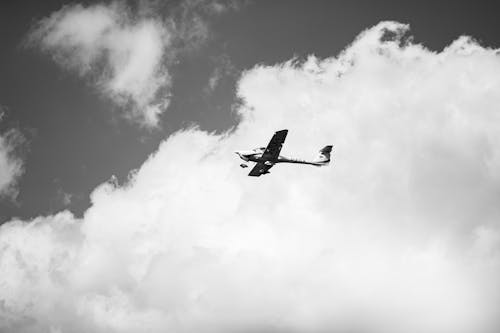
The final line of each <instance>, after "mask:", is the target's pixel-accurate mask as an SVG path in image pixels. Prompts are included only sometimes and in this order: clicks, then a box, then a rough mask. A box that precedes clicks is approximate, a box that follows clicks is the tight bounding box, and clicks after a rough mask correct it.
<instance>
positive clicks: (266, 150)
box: [236, 129, 332, 177]
mask: <svg viewBox="0 0 500 333" xmlns="http://www.w3.org/2000/svg"><path fill="white" fill-rule="evenodd" d="M287 134H288V130H286V129H284V130H281V131H277V132H276V133H274V135H273V137H272V138H271V141H269V144H268V145H267V147H261V148H255V149H253V150H247V151H245V150H241V151H237V152H236V154H237V155H238V156H239V157H240V158H241V159H242V160H244V161H245V162H256V164H255V166H254V167H253V169H252V170H251V171H250V173H249V174H248V175H249V176H253V177H259V176H261V175H264V174H266V173H269V169H271V168H272V167H273V166H274V165H275V164H276V163H298V164H309V165H315V166H324V165H328V164H329V163H330V153H331V152H332V146H331V145H330V146H325V147H324V148H323V149H321V150H320V151H319V153H320V154H319V156H318V158H317V159H316V160H314V161H304V160H297V159H293V158H288V157H284V156H280V151H281V147H283V143H284V142H285V139H286V135H287ZM240 166H241V167H242V168H246V167H248V165H247V164H245V163H242V164H240Z"/></svg>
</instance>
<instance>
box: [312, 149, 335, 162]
mask: <svg viewBox="0 0 500 333" xmlns="http://www.w3.org/2000/svg"><path fill="white" fill-rule="evenodd" d="M332 147H333V146H325V147H324V148H323V149H321V150H320V151H319V156H318V158H317V159H316V160H315V161H314V163H316V164H317V165H327V164H328V163H330V154H331V152H332Z"/></svg>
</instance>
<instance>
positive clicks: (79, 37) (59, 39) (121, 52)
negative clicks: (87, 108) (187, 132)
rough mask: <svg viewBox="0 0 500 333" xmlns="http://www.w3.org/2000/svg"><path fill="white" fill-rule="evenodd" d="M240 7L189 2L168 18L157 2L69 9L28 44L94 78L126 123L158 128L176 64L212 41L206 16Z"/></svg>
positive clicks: (42, 23) (46, 21)
mask: <svg viewBox="0 0 500 333" xmlns="http://www.w3.org/2000/svg"><path fill="white" fill-rule="evenodd" d="M239 4H240V2H239V1H235V2H234V3H227V4H226V3H224V2H223V1H215V2H213V1H200V0H194V1H193V0H190V1H184V2H180V4H179V5H178V6H175V5H173V6H171V8H169V10H168V11H166V13H163V8H162V3H161V2H154V1H142V2H138V3H136V7H137V8H136V10H132V9H131V8H129V7H128V6H127V5H126V4H125V3H124V2H117V1H113V2H108V3H106V4H94V5H90V6H82V5H80V4H75V5H66V6H64V7H63V8H62V9H61V10H59V11H57V12H55V13H53V14H52V15H50V16H49V17H47V18H45V19H43V20H41V21H40V22H39V24H38V26H37V27H36V29H34V31H33V32H32V33H31V34H30V36H29V41H30V43H31V44H34V45H38V46H39V47H41V49H42V50H44V51H45V52H47V53H49V54H51V55H52V56H53V58H54V60H55V61H56V62H57V63H58V64H60V65H61V66H63V67H65V68H67V69H69V70H72V71H76V72H77V73H79V74H80V75H81V76H84V77H88V78H90V80H91V81H92V82H94V83H95V84H96V85H97V88H98V89H99V90H100V91H101V92H102V94H103V95H105V96H108V97H109V98H111V99H112V100H113V101H114V102H116V103H117V104H118V105H119V106H121V107H122V109H123V110H124V112H125V113H124V116H125V117H127V118H129V119H131V120H134V121H138V122H139V123H140V124H142V125H144V126H147V127H155V126H157V125H158V122H159V116H160V115H161V114H162V113H163V112H164V111H165V110H166V109H167V108H168V105H169V104H170V97H171V96H170V88H171V85H172V78H171V76H170V73H169V69H170V66H171V65H172V63H173V62H174V61H173V60H174V59H175V58H176V57H177V56H178V54H180V53H181V52H183V51H186V50H193V49H196V48H198V47H200V46H201V45H203V43H204V42H205V41H206V40H207V39H208V37H209V35H210V31H209V27H208V24H207V19H206V17H207V16H213V15H219V14H222V13H224V12H225V11H228V10H236V9H238V8H239ZM163 5H165V6H169V4H163ZM202 14H203V15H202Z"/></svg>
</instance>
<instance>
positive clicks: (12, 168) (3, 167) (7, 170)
mask: <svg viewBox="0 0 500 333" xmlns="http://www.w3.org/2000/svg"><path fill="white" fill-rule="evenodd" d="M4 109H5V107H3V106H1V105H0V123H1V122H2V119H3V117H4V115H5V113H4V112H5V111H4ZM24 142H25V139H24V136H23V135H22V133H21V132H20V131H19V130H17V129H15V128H10V129H8V130H6V131H4V132H0V199H1V198H5V197H8V198H10V199H15V198H16V197H17V194H18V189H17V181H18V179H19V177H20V176H21V175H22V174H23V172H24V166H23V161H22V159H21V157H19V155H18V154H17V151H16V150H17V149H18V148H19V147H20V146H22V145H23V143H24Z"/></svg>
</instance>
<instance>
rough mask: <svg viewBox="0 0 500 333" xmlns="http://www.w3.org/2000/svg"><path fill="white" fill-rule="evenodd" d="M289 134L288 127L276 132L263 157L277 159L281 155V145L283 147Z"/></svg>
mask: <svg viewBox="0 0 500 333" xmlns="http://www.w3.org/2000/svg"><path fill="white" fill-rule="evenodd" d="M287 134H288V130H286V129H285V130H281V131H277V132H276V133H274V135H273V137H272V138H271V141H269V143H268V144H267V147H266V150H265V151H264V154H262V158H264V159H266V160H271V161H273V160H276V159H277V158H278V156H279V155H280V151H281V147H283V143H284V142H285V139H286V135H287Z"/></svg>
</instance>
